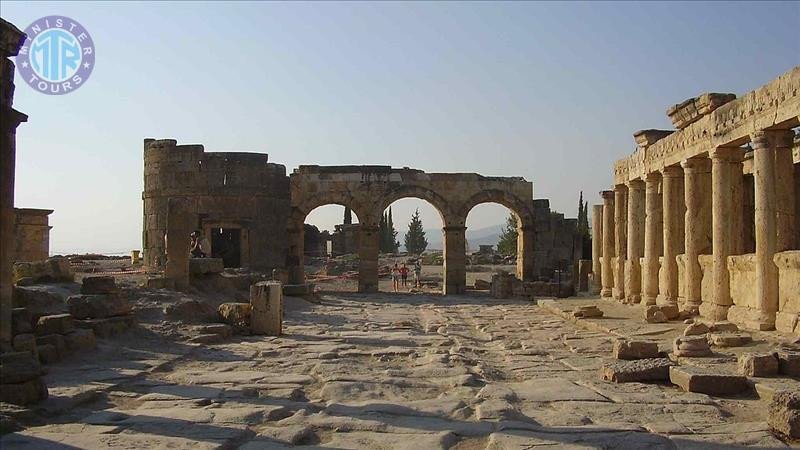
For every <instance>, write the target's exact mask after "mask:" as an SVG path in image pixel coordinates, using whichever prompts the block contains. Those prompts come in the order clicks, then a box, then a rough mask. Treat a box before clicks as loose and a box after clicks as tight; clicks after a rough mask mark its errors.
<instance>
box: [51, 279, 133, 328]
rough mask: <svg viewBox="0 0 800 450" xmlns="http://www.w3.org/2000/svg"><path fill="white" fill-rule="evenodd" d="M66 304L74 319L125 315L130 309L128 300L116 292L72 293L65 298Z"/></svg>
mask: <svg viewBox="0 0 800 450" xmlns="http://www.w3.org/2000/svg"><path fill="white" fill-rule="evenodd" d="M98 278H104V277H98ZM108 278H110V277H108ZM112 279H113V278H112ZM67 306H68V307H69V312H70V314H72V316H73V317H75V318H76V319H104V318H106V317H116V316H125V315H128V314H130V313H131V311H132V309H131V304H130V303H129V302H128V300H127V299H126V298H123V297H120V296H119V295H116V294H81V295H72V296H70V297H69V298H67Z"/></svg>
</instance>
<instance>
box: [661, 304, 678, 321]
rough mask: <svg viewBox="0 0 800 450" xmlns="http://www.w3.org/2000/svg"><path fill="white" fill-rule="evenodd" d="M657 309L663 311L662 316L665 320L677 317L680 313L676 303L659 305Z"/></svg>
mask: <svg viewBox="0 0 800 450" xmlns="http://www.w3.org/2000/svg"><path fill="white" fill-rule="evenodd" d="M658 309H660V310H661V312H662V313H664V317H666V318H667V320H672V319H677V318H678V316H679V315H680V311H679V310H678V305H659V306H658Z"/></svg>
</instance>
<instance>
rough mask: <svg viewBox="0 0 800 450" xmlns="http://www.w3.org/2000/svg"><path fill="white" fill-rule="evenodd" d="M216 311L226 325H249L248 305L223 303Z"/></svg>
mask: <svg viewBox="0 0 800 450" xmlns="http://www.w3.org/2000/svg"><path fill="white" fill-rule="evenodd" d="M217 311H218V312H219V315H220V317H222V320H223V321H224V322H225V323H227V324H228V325H232V326H235V327H248V326H249V324H250V303H223V304H221V305H219V308H217Z"/></svg>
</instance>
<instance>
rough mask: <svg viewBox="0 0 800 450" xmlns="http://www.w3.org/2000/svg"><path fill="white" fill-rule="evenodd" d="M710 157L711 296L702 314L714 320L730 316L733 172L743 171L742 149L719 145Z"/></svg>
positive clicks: (705, 301)
mask: <svg viewBox="0 0 800 450" xmlns="http://www.w3.org/2000/svg"><path fill="white" fill-rule="evenodd" d="M709 156H710V157H711V229H712V254H713V260H714V266H713V282H712V298H710V299H703V302H702V303H701V304H700V315H702V316H703V317H704V318H706V319H708V320H711V321H713V322H717V321H723V320H727V318H728V309H730V306H731V292H730V274H729V272H728V256H730V255H732V254H733V246H734V239H733V238H732V234H733V221H732V220H731V214H732V213H733V209H734V208H733V191H734V187H733V181H732V180H733V172H734V171H735V170H738V171H739V172H741V164H742V157H743V151H742V149H741V148H738V147H718V148H715V149H713V150H712V151H711V152H709Z"/></svg>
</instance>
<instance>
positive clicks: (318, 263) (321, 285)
mask: <svg viewBox="0 0 800 450" xmlns="http://www.w3.org/2000/svg"><path fill="white" fill-rule="evenodd" d="M303 222H304V223H303V265H304V271H305V275H306V280H307V281H309V282H312V283H315V284H316V285H317V287H318V289H319V290H322V291H340V292H356V291H358V242H359V227H360V226H359V220H358V216H357V215H356V213H355V212H354V211H352V210H351V209H350V208H347V207H345V206H342V205H337V204H328V205H323V206H318V207H316V208H314V209H313V210H312V211H311V212H309V213H308V215H306V218H305V220H304V221H303Z"/></svg>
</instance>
